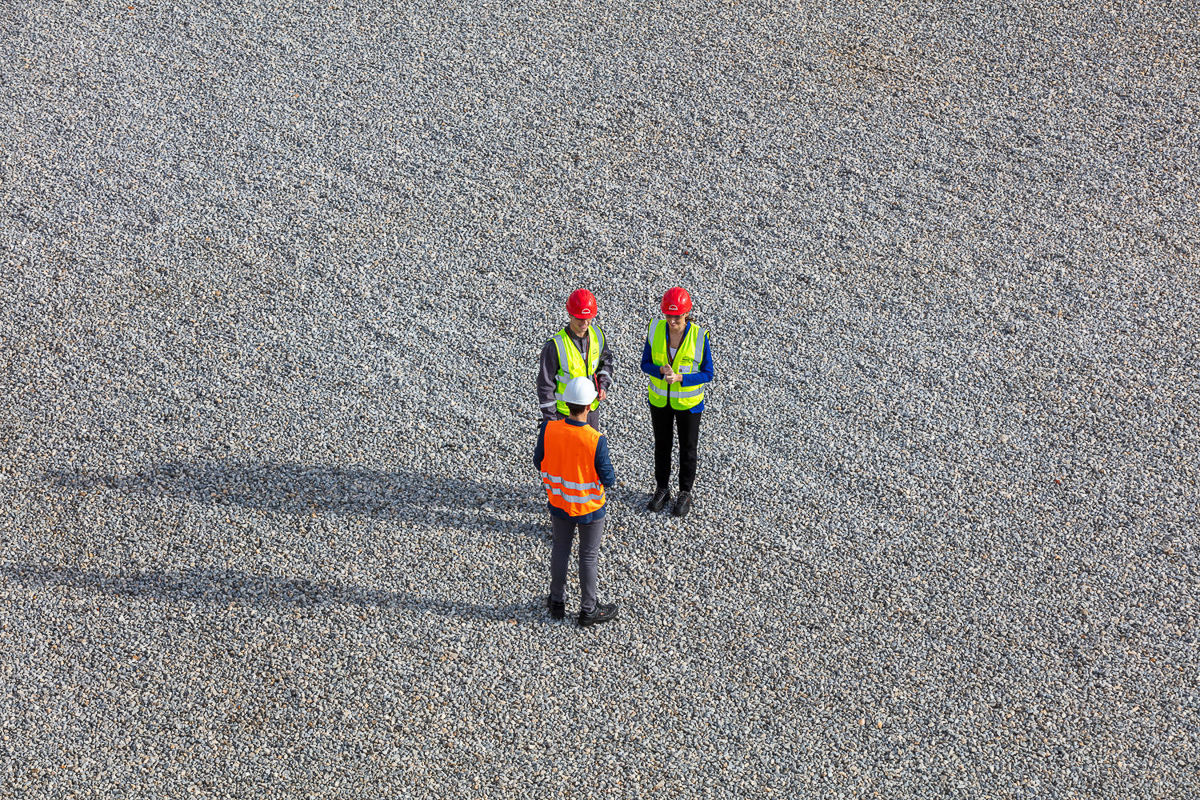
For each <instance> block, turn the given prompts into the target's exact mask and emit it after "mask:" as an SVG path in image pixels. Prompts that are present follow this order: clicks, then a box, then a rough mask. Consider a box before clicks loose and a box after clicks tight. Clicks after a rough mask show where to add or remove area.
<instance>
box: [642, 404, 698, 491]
mask: <svg viewBox="0 0 1200 800" xmlns="http://www.w3.org/2000/svg"><path fill="white" fill-rule="evenodd" d="M702 416H704V412H703V411H701V412H698V413H695V414H693V413H692V412H691V411H676V410H675V409H673V408H671V407H670V406H665V407H663V408H659V407H657V406H650V422H651V424H653V426H654V482H655V484H656V485H657V487H658V488H659V489H668V488H670V487H669V486H668V484H669V483H670V482H671V446H672V445H673V444H674V443H675V429H676V428H679V491H681V492H690V491H691V490H692V484H693V483H695V481H696V444H697V442H698V441H699V440H700V417H702Z"/></svg>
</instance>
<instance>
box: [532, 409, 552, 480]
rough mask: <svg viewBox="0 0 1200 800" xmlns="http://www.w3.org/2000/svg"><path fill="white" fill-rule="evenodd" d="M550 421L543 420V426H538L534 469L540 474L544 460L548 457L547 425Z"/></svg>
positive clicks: (534, 449) (534, 451)
mask: <svg viewBox="0 0 1200 800" xmlns="http://www.w3.org/2000/svg"><path fill="white" fill-rule="evenodd" d="M547 422H549V420H545V419H544V420H542V424H541V425H539V426H538V435H537V444H536V445H535V446H534V448H533V468H534V469H536V470H537V471H538V472H541V471H542V459H543V458H545V457H546V423H547Z"/></svg>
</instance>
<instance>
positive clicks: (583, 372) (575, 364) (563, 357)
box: [551, 324, 604, 415]
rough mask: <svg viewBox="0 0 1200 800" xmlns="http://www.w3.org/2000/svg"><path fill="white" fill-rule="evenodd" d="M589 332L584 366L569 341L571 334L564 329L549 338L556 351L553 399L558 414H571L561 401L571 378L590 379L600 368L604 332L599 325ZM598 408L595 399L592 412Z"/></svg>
mask: <svg viewBox="0 0 1200 800" xmlns="http://www.w3.org/2000/svg"><path fill="white" fill-rule="evenodd" d="M591 331H592V335H591V336H589V337H588V358H587V363H586V364H585V363H583V355H582V354H581V353H580V352H579V348H578V347H576V346H575V343H574V342H572V341H571V339H570V335H571V334H570V333H568V331H567V329H566V328H563V329H562V330H561V331H559V332H558V333H556V334H554V336H553V337H551V338H552V340H553V342H554V347H555V348H556V349H557V350H558V373H557V374H556V375H555V379H556V380H557V381H558V384H557V385H556V386H555V387H554V399H555V400H557V401H558V405H557V406H556V408H558V413H560V414H564V415H565V414H570V413H571V410H570V409H569V408H567V401H566V400H564V399H563V392H565V391H566V390H567V384H568V383H569V382H570V381H571V378H590V377H592V376H593V375H595V374H596V369H597V368H598V367H599V366H600V354H601V353H603V352H604V332H603V331H601V330H600V326H599V325H595V324H593V325H592V327H591ZM597 388H598V387H597ZM599 407H600V399H599V398H596V400H594V401H593V402H592V410H593V411H595V410H596V409H597V408H599Z"/></svg>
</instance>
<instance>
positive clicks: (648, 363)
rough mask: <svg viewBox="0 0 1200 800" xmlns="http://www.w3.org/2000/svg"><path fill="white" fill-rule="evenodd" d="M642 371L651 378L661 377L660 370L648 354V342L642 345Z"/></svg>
mask: <svg viewBox="0 0 1200 800" xmlns="http://www.w3.org/2000/svg"><path fill="white" fill-rule="evenodd" d="M642 372H644V373H646V374H647V375H649V376H650V377H651V378H661V377H662V370H661V369H659V367H658V365H657V364H655V363H654V359H653V358H652V357H651V355H650V342H649V341H647V342H646V344H644V345H643V346H642Z"/></svg>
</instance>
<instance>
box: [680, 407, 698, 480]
mask: <svg viewBox="0 0 1200 800" xmlns="http://www.w3.org/2000/svg"><path fill="white" fill-rule="evenodd" d="M702 416H704V412H703V411H701V412H698V413H696V414H693V413H692V412H690V411H677V412H675V418H676V419H677V420H678V424H679V491H681V492H690V491H691V490H692V484H693V483H695V482H696V461H697V456H696V451H697V449H698V444H699V442H700V418H701V417H702Z"/></svg>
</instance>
